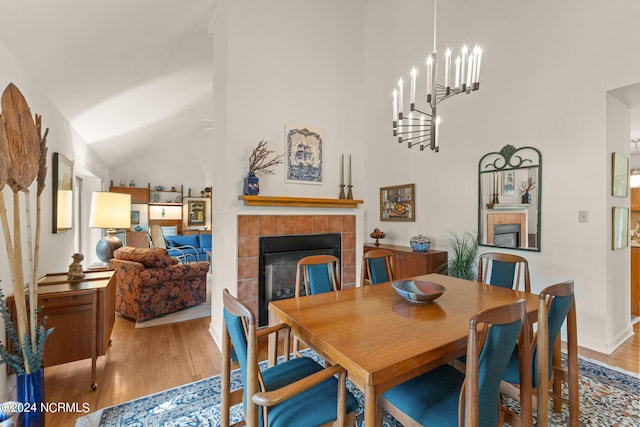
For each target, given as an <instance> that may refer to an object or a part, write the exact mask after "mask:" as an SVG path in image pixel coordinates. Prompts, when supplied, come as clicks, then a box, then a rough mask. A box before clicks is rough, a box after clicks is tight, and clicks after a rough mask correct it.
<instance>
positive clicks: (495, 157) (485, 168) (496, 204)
mask: <svg viewBox="0 0 640 427" xmlns="http://www.w3.org/2000/svg"><path fill="white" fill-rule="evenodd" d="M534 169H535V171H534ZM519 171H520V172H519ZM534 172H535V173H537V176H536V178H535V181H534V183H535V187H534V189H533V190H532V191H531V192H532V193H533V197H532V198H531V199H533V203H532V204H531V203H529V204H527V203H517V202H516V203H500V196H501V195H500V194H499V193H500V186H501V183H500V179H501V178H502V179H504V178H505V176H510V177H511V179H512V181H513V182H512V183H511V187H510V188H509V192H510V197H509V199H510V200H513V199H514V198H516V197H515V193H516V192H518V190H520V191H522V192H523V193H524V191H523V190H522V189H520V188H518V187H517V186H516V183H515V180H516V179H515V178H516V176H517V174H521V176H528V177H529V178H528V179H531V175H532V174H533V173H534ZM525 173H526V175H524V174H525ZM487 174H492V175H490V177H489V178H487V177H488V175H487ZM483 178H485V179H484V186H483ZM487 181H490V182H489V183H488V184H487ZM521 184H522V186H523V187H524V184H525V183H524V181H523V182H521ZM502 185H503V187H502V190H503V191H504V188H505V187H504V181H503V184H502ZM487 189H489V191H486V190H487ZM483 190H484V191H483ZM503 194H504V193H503ZM541 199H542V155H541V154H540V151H539V150H538V149H537V148H534V147H520V148H516V147H514V146H513V145H509V144H507V145H505V146H504V147H502V149H501V150H500V151H494V152H490V153H487V154H485V155H484V156H482V158H480V161H479V162H478V243H479V245H481V246H489V247H499V248H505V249H513V250H524V251H534V252H540V251H541V231H542V227H541V212H542V209H541V208H542V200H541ZM528 205H529V206H528ZM531 209H535V212H534V215H535V246H533V247H529V243H528V238H529V236H528V234H529V233H528V232H527V236H523V237H521V239H526V240H521V243H522V242H523V241H526V243H525V244H520V245H518V246H517V247H511V246H504V245H501V244H494V243H488V238H489V236H490V235H492V233H491V230H492V228H490V226H489V225H488V224H487V223H488V222H489V221H488V217H489V215H488V213H489V212H491V213H504V214H507V213H509V212H514V213H515V212H521V213H522V212H526V214H524V215H521V216H522V218H527V220H521V221H522V222H521V225H520V232H522V230H523V229H524V228H523V227H524V226H523V225H522V224H523V223H525V222H526V223H527V226H526V227H527V228H526V230H528V223H529V217H528V212H529V211H530V210H531ZM530 219H533V218H530Z"/></svg>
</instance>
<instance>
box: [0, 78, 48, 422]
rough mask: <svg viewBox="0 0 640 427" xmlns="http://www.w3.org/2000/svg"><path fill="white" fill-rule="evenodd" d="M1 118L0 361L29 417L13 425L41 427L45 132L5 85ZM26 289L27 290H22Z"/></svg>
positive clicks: (12, 87)
mask: <svg viewBox="0 0 640 427" xmlns="http://www.w3.org/2000/svg"><path fill="white" fill-rule="evenodd" d="M0 101H1V106H2V109H1V112H0V222H1V223H2V231H3V234H4V241H5V248H6V253H7V257H8V260H9V270H10V274H11V279H12V284H13V294H14V301H15V310H16V315H15V322H16V324H17V325H15V324H14V322H13V320H12V319H11V316H10V313H9V310H8V307H7V300H6V298H5V296H4V293H2V292H1V291H0V314H1V315H2V318H3V319H4V322H5V327H6V329H7V335H8V339H9V340H11V341H12V344H13V351H12V352H10V351H9V349H8V347H7V346H6V345H4V344H0V359H1V361H2V362H3V363H6V364H8V365H9V366H11V368H12V369H13V370H14V371H15V372H16V374H17V375H18V378H17V394H18V396H17V400H18V401H20V402H23V403H24V404H28V405H30V408H33V410H34V411H33V412H32V411H25V412H23V413H22V414H20V415H19V419H18V425H29V426H32V425H44V414H43V413H42V412H41V408H40V404H41V402H43V400H44V369H43V367H42V351H43V348H44V341H45V340H46V338H47V337H48V336H49V334H51V332H52V331H53V329H49V330H45V329H44V325H43V323H38V321H37V311H38V310H37V301H38V292H37V286H36V283H35V277H36V274H37V271H38V252H39V246H40V195H41V194H42V190H43V189H44V187H45V179H46V176H47V165H46V163H47V148H46V140H47V133H48V129H47V130H46V131H45V133H44V135H42V120H41V119H42V117H41V116H39V115H37V114H36V115H35V119H34V118H33V117H32V116H31V110H30V109H29V106H28V104H27V102H26V100H25V99H24V96H23V95H22V93H20V90H18V88H17V87H16V86H15V85H13V84H12V83H10V84H9V85H8V86H7V88H6V89H5V90H4V92H3V93H2V98H1V100H0ZM34 181H37V185H36V232H35V243H34V242H33V241H32V233H31V202H30V198H31V192H30V187H31V186H32V184H33V183H34ZM5 185H8V186H9V187H10V188H11V190H12V192H13V231H12V230H11V228H10V226H9V220H8V216H7V210H6V205H5V200H4V192H2V190H3V189H4V187H5ZM20 193H22V194H23V196H24V218H25V220H26V222H27V227H26V229H27V233H26V243H27V248H28V252H29V266H28V267H29V269H28V271H29V278H28V279H25V265H24V262H23V257H22V253H23V250H22V237H23V236H22V231H21V230H22V226H21V219H22V211H21V203H20ZM25 283H27V285H26V286H25ZM25 289H28V295H29V309H27V306H26V300H27V299H26V295H25V293H26V292H27V291H25Z"/></svg>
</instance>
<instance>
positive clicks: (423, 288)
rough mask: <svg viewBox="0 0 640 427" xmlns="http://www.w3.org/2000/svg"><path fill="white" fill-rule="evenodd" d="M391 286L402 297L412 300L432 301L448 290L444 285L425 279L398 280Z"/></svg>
mask: <svg viewBox="0 0 640 427" xmlns="http://www.w3.org/2000/svg"><path fill="white" fill-rule="evenodd" d="M391 286H393V289H395V290H396V292H397V293H398V294H400V296H401V297H403V298H404V299H406V300H408V301H411V302H431V301H434V300H436V299H437V298H439V297H440V295H442V294H443V293H445V291H446V290H447V288H445V287H444V286H442V285H439V284H437V283H433V282H426V281H424V280H396V281H395V282H393V283H392V284H391Z"/></svg>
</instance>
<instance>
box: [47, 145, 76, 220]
mask: <svg viewBox="0 0 640 427" xmlns="http://www.w3.org/2000/svg"><path fill="white" fill-rule="evenodd" d="M51 187H52V189H53V197H52V200H53V209H52V219H53V233H61V232H63V231H67V230H71V229H72V228H73V162H72V161H71V160H69V159H67V158H66V157H64V156H63V155H61V154H60V153H53V185H52V186H51Z"/></svg>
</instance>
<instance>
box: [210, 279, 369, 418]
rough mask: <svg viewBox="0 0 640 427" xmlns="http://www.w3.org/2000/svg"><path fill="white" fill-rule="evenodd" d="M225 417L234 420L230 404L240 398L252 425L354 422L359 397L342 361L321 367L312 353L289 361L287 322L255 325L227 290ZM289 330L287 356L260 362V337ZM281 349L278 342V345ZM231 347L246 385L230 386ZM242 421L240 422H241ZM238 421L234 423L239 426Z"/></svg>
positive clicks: (223, 372) (286, 338)
mask: <svg viewBox="0 0 640 427" xmlns="http://www.w3.org/2000/svg"><path fill="white" fill-rule="evenodd" d="M223 323H224V327H223V336H222V369H221V371H222V384H221V396H222V398H221V405H220V406H221V420H220V423H221V425H222V426H223V427H228V426H229V424H230V414H231V408H232V406H234V405H236V404H238V403H240V400H241V399H240V396H242V402H243V408H244V415H245V420H244V421H245V423H246V425H248V426H250V427H256V426H258V425H260V426H263V427H269V426H270V427H288V426H291V425H335V426H338V425H354V424H355V414H356V410H357V409H358V401H357V400H356V399H355V397H354V396H353V395H352V394H351V393H349V392H347V389H346V381H347V377H346V371H345V370H344V368H342V367H340V366H339V365H331V366H328V367H327V368H323V367H322V366H321V365H320V364H319V363H317V362H316V361H315V360H313V359H312V358H311V357H300V358H296V359H289V357H288V356H289V346H288V342H289V338H290V337H289V332H290V328H289V326H287V325H286V324H278V325H270V326H268V327H265V328H259V329H258V328H257V324H256V316H255V315H254V314H253V312H252V311H251V309H250V308H249V307H247V306H246V305H245V304H243V303H242V302H240V301H239V300H238V299H237V298H235V297H234V296H232V295H231V294H230V293H229V291H228V290H227V289H224V290H223ZM282 332H284V333H285V337H284V338H285V339H284V341H285V342H284V346H283V347H284V348H283V352H284V354H283V355H282V356H283V357H279V358H276V357H275V348H270V350H274V354H273V356H274V357H273V359H274V360H276V364H275V365H274V366H271V367H266V368H263V369H261V368H260V367H259V366H258V339H259V338H266V337H269V336H270V335H273V336H274V337H276V338H277V335H278V333H282ZM275 347H277V346H275ZM232 349H233V351H234V352H235V359H237V361H238V364H239V365H240V371H241V376H242V389H238V387H237V385H235V384H234V386H233V388H234V391H231V388H232V379H231V372H230V371H231V369H230V365H231V363H230V360H231V356H232ZM238 424H239V423H238ZM238 424H235V425H238Z"/></svg>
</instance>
